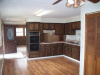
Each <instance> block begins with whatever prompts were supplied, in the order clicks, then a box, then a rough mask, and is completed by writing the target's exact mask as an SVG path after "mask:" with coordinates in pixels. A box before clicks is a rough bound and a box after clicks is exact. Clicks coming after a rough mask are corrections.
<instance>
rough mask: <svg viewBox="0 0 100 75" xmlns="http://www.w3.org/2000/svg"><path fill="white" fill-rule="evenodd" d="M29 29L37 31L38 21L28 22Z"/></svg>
mask: <svg viewBox="0 0 100 75" xmlns="http://www.w3.org/2000/svg"><path fill="white" fill-rule="evenodd" d="M27 24H28V25H29V30H30V31H39V24H40V23H39V22H28V23H27Z"/></svg>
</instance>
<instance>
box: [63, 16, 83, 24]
mask: <svg viewBox="0 0 100 75" xmlns="http://www.w3.org/2000/svg"><path fill="white" fill-rule="evenodd" d="M64 21H65V22H64V23H69V22H75V21H81V16H80V15H79V16H74V17H70V18H66V19H64Z"/></svg>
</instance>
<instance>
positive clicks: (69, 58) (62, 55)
mask: <svg viewBox="0 0 100 75" xmlns="http://www.w3.org/2000/svg"><path fill="white" fill-rule="evenodd" d="M61 56H63V57H65V58H68V59H70V60H73V61H75V62H78V63H80V61H78V60H76V59H73V58H71V57H68V56H66V55H56V56H47V57H37V58H28V60H36V59H46V58H54V57H61Z"/></svg>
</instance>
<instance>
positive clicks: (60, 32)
mask: <svg viewBox="0 0 100 75" xmlns="http://www.w3.org/2000/svg"><path fill="white" fill-rule="evenodd" d="M55 34H56V35H64V24H55Z"/></svg>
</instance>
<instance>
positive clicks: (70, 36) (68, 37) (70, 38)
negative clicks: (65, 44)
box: [66, 30, 81, 41]
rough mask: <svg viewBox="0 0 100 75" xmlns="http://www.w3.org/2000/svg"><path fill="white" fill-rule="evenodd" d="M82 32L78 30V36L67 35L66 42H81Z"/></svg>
mask: <svg viewBox="0 0 100 75" xmlns="http://www.w3.org/2000/svg"><path fill="white" fill-rule="evenodd" d="M80 32H81V30H76V35H66V41H67V40H77V41H80V38H81V36H80V35H81V34H80Z"/></svg>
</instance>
